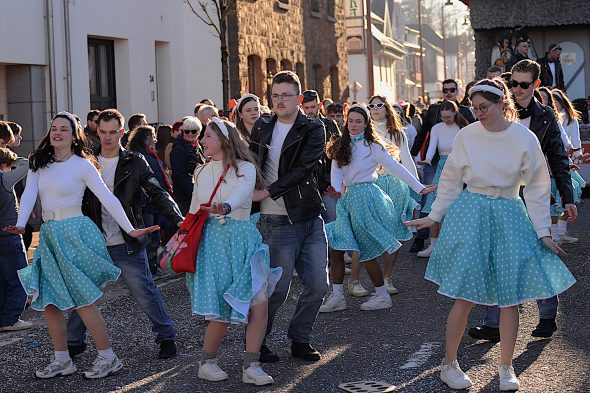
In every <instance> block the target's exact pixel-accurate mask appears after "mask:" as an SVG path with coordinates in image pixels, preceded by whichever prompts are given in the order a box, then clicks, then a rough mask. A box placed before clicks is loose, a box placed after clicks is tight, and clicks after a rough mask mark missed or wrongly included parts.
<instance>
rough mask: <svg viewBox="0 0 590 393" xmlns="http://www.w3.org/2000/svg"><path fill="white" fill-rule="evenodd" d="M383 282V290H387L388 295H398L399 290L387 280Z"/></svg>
mask: <svg viewBox="0 0 590 393" xmlns="http://www.w3.org/2000/svg"><path fill="white" fill-rule="evenodd" d="M383 282H384V283H385V288H387V293H389V294H390V295H397V294H398V293H399V290H398V289H397V288H396V287H394V286H393V284H392V283H390V282H389V278H384V279H383Z"/></svg>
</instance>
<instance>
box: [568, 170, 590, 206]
mask: <svg viewBox="0 0 590 393" xmlns="http://www.w3.org/2000/svg"><path fill="white" fill-rule="evenodd" d="M570 176H571V177H572V186H573V187H574V203H581V202H582V189H583V188H584V187H586V180H584V178H583V177H582V176H581V175H580V172H578V171H574V170H573V169H572V170H570Z"/></svg>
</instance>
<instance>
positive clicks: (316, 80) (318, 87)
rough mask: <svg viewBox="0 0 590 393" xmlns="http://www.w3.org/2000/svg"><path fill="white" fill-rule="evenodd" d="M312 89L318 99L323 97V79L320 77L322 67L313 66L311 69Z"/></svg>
mask: <svg viewBox="0 0 590 393" xmlns="http://www.w3.org/2000/svg"><path fill="white" fill-rule="evenodd" d="M312 69H313V78H312V82H313V89H314V90H315V91H317V92H318V94H319V95H320V97H323V96H324V78H323V77H322V66H321V65H319V64H314V65H313V67H312Z"/></svg>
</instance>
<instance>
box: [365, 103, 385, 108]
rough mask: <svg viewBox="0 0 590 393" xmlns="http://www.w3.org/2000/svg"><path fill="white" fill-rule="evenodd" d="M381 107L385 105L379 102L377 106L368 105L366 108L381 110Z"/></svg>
mask: <svg viewBox="0 0 590 393" xmlns="http://www.w3.org/2000/svg"><path fill="white" fill-rule="evenodd" d="M383 107H385V104H384V103H383V102H381V103H379V104H369V105H367V108H369V109H373V108H383Z"/></svg>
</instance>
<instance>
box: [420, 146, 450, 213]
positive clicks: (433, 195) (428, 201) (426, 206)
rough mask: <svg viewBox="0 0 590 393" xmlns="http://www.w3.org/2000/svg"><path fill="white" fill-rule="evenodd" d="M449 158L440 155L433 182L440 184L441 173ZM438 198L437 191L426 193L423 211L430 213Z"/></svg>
mask: <svg viewBox="0 0 590 393" xmlns="http://www.w3.org/2000/svg"><path fill="white" fill-rule="evenodd" d="M447 158H449V156H440V158H439V160H438V165H437V166H436V172H435V173H434V177H433V178H432V184H438V182H439V181H440V175H441V174H442V171H443V169H444V167H445V164H446V162H447ZM435 199H436V191H433V192H431V193H430V194H428V195H426V202H425V203H424V207H423V208H422V213H430V212H431V211H432V204H433V203H434V200H435Z"/></svg>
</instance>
